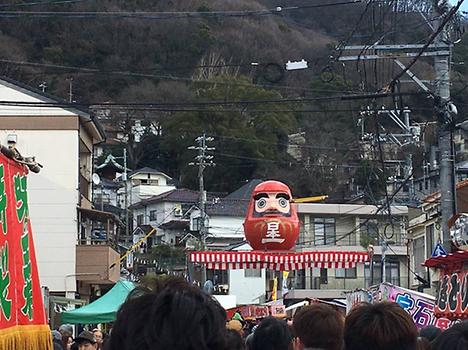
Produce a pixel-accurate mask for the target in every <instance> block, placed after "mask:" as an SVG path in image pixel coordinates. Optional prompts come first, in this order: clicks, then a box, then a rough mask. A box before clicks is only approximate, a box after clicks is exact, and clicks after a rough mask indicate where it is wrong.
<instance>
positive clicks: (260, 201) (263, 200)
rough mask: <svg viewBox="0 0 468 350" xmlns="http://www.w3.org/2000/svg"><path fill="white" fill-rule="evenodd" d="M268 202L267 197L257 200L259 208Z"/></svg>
mask: <svg viewBox="0 0 468 350" xmlns="http://www.w3.org/2000/svg"><path fill="white" fill-rule="evenodd" d="M266 204H267V201H266V199H265V198H260V199H259V200H258V201H257V208H258V209H263V208H265V207H266Z"/></svg>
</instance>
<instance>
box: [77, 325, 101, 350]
mask: <svg viewBox="0 0 468 350" xmlns="http://www.w3.org/2000/svg"><path fill="white" fill-rule="evenodd" d="M75 343H76V344H77V345H78V350H96V349H97V347H98V344H97V343H96V338H95V337H94V334H93V333H92V332H90V331H86V330H85V331H83V332H81V333H80V334H79V335H78V336H77V337H76V338H75Z"/></svg>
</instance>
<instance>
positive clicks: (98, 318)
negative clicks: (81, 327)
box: [62, 280, 135, 324]
mask: <svg viewBox="0 0 468 350" xmlns="http://www.w3.org/2000/svg"><path fill="white" fill-rule="evenodd" d="M134 288H135V285H134V284H133V283H132V282H129V281H123V280H120V281H119V282H117V283H116V284H115V286H114V287H112V289H111V290H110V291H108V292H107V293H106V294H104V295H103V296H102V297H100V298H99V299H97V300H95V301H93V302H92V303H90V304H88V305H86V306H83V307H80V308H79V309H75V310H70V311H66V312H64V313H62V323H80V324H91V323H106V322H113V321H115V318H116V315H117V310H118V309H119V307H120V305H122V304H123V302H124V301H125V299H126V298H127V296H128V294H129V293H130V292H131V291H132V290H133V289H134Z"/></svg>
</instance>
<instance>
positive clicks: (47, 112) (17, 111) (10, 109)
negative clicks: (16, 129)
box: [0, 81, 76, 116]
mask: <svg viewBox="0 0 468 350" xmlns="http://www.w3.org/2000/svg"><path fill="white" fill-rule="evenodd" d="M5 85H9V83H7V82H4V81H2V82H1V83H0V96H1V97H2V100H3V101H18V102H44V99H43V100H40V99H39V98H36V97H33V96H30V95H28V94H26V93H21V92H19V91H17V90H16V89H12V88H11V87H9V86H5ZM17 88H18V87H17ZM25 91H26V90H25ZM0 115H1V116H3V115H6V116H12V115H26V116H40V115H43V116H55V115H60V116H74V115H76V114H74V113H72V112H69V111H66V110H64V109H63V108H57V107H56V108H53V107H28V106H2V108H0Z"/></svg>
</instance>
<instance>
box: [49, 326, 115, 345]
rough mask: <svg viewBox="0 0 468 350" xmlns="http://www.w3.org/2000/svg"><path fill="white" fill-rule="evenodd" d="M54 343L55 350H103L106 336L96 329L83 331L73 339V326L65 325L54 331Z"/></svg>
mask: <svg viewBox="0 0 468 350" xmlns="http://www.w3.org/2000/svg"><path fill="white" fill-rule="evenodd" d="M52 341H53V345H54V350H103V349H104V345H105V341H106V334H105V333H104V332H103V331H102V330H100V329H98V328H95V329H93V330H92V331H88V330H83V331H82V332H81V333H80V334H78V336H77V337H75V338H73V326H72V325H70V324H63V325H61V326H60V327H59V329H58V330H53V331H52Z"/></svg>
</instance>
